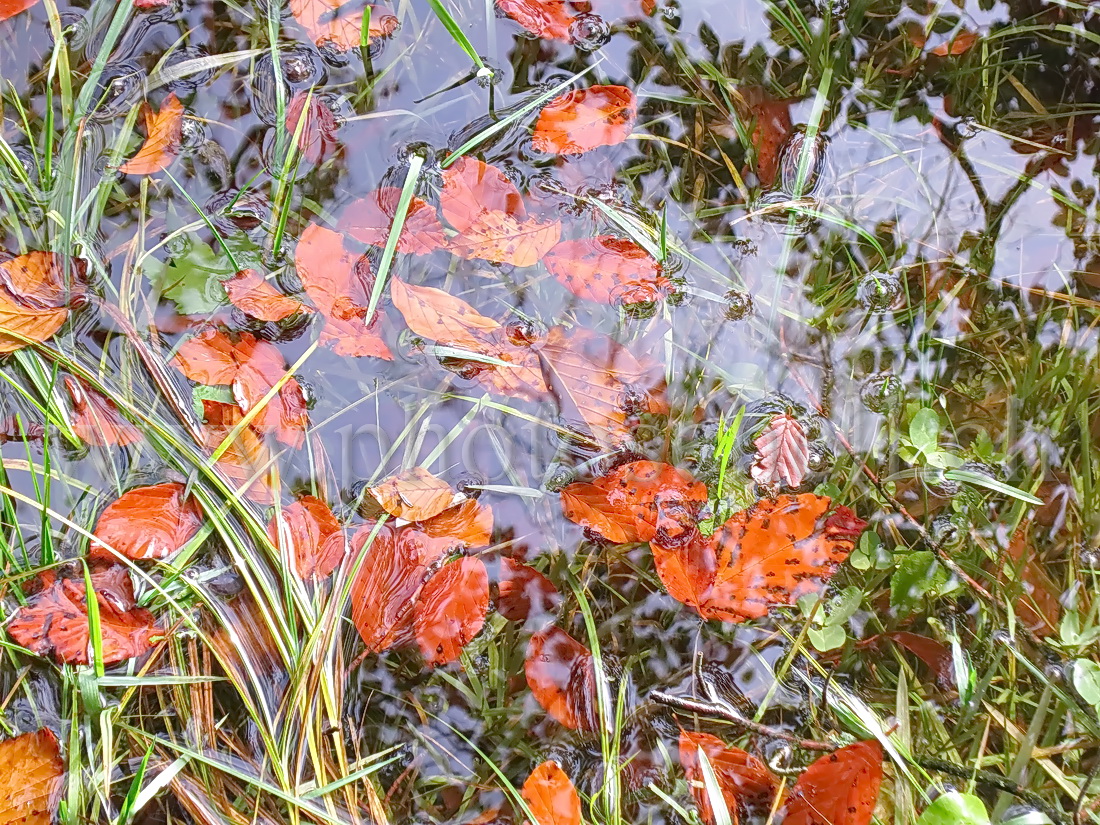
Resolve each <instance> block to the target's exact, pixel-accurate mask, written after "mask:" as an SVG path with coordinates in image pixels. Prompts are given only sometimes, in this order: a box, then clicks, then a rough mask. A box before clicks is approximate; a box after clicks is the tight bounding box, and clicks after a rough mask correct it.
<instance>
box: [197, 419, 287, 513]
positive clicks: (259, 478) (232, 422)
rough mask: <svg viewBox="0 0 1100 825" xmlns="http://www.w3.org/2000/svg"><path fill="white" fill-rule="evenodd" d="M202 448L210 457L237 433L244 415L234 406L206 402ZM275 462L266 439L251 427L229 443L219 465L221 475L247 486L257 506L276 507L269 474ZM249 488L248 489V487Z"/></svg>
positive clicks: (239, 484) (246, 494) (245, 487)
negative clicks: (272, 505)
mask: <svg viewBox="0 0 1100 825" xmlns="http://www.w3.org/2000/svg"><path fill="white" fill-rule="evenodd" d="M202 408H203V426H202V435H203V446H205V447H206V449H207V450H209V451H210V452H211V453H213V451H214V450H216V449H218V448H219V447H220V446H221V444H222V442H223V441H225V439H226V438H228V437H229V435H230V434H231V433H233V432H234V430H236V428H237V426H238V425H239V424H240V423H241V420H242V419H243V418H244V413H242V412H241V410H240V407H238V406H236V405H235V404H222V403H221V402H219V401H209V400H206V399H203V402H202ZM273 463H274V459H273V458H272V457H271V452H270V451H269V450H268V449H267V446H266V445H265V444H264V442H263V439H261V438H260V436H259V434H258V433H257V432H256V430H255V428H253V427H252V426H251V425H249V426H247V427H245V428H243V429H242V430H241V431H240V432H239V433H237V435H236V436H234V438H233V440H232V441H231V442H230V444H229V447H228V449H226V451H225V452H224V453H222V455H221V458H219V459H218V461H217V467H218V469H219V470H221V472H222V474H223V475H224V476H225V477H226V478H227V479H229V480H230V481H231V482H233V483H235V484H236V485H237V486H244V489H245V493H244V494H245V496H246V497H247V498H250V499H251V500H252V501H255V502H256V503H257V504H274V503H275V493H274V491H273V490H272V487H271V481H270V471H271V465H272V464H273ZM245 485H247V486H245Z"/></svg>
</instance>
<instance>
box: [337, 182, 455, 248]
mask: <svg viewBox="0 0 1100 825" xmlns="http://www.w3.org/2000/svg"><path fill="white" fill-rule="evenodd" d="M400 200H401V190H400V189H397V188H395V187H392V186H387V187H385V188H383V189H378V190H375V191H374V192H371V193H370V194H369V195H367V196H366V197H365V198H360V199H359V200H357V201H354V202H352V203H350V204H348V207H347V209H345V210H344V213H343V215H342V216H341V217H340V229H341V230H342V231H344V232H346V233H347V234H349V235H351V236H352V237H353V238H355V239H356V240H357V241H362V242H363V243H368V244H371V245H373V246H377V247H385V245H386V241H387V240H388V239H389V237H390V229H391V227H392V226H393V217H394V215H395V214H397V204H398V201H400ZM445 244H446V239H445V238H444V237H443V224H441V223H440V222H439V218H438V217H437V216H436V214H435V209H433V208H432V207H431V206H430V205H429V204H428V202H427V201H425V200H423V199H422V198H415V197H414V198H413V199H412V200H411V201H410V202H409V211H408V213H407V214H406V216H405V224H404V226H403V227H402V228H401V234H400V235H399V236H398V239H397V251H398V252H402V253H405V254H413V255H427V254H429V253H431V252H434V251H435V250H437V249H442V248H443V246H444V245H445Z"/></svg>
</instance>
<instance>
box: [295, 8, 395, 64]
mask: <svg viewBox="0 0 1100 825" xmlns="http://www.w3.org/2000/svg"><path fill="white" fill-rule="evenodd" d="M365 9H370V28H369V29H368V31H367V34H368V37H369V39H370V40H374V39H375V38H378V37H389V36H390V35H391V34H393V33H394V32H395V31H397V28H398V25H399V24H398V21H397V18H396V17H394V16H393V15H392V14H390V12H389V11H388V10H387V9H385V8H384V7H382V6H372V5H367V6H363V5H362V4H361V3H358V2H354V0H290V13H291V14H293V15H294V18H295V19H296V20H297V21H298V23H299V25H301V27H302V28H303V29H305V30H306V31H307V32H308V33H309V36H310V39H311V40H313V42H314V43H316V44H317V45H318V46H331V47H332V48H334V49H336V50H337V51H341V52H346V51H349V50H351V49H358V48H359V43H360V37H361V32H362V29H363V14H364V10H365Z"/></svg>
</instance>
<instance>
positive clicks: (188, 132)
mask: <svg viewBox="0 0 1100 825" xmlns="http://www.w3.org/2000/svg"><path fill="white" fill-rule="evenodd" d="M206 138H207V134H206V125H205V124H204V123H202V122H201V121H198V120H195V118H193V117H185V118H184V119H183V122H182V123H181V124H180V146H182V147H183V148H184V149H188V150H194V149H198V148H199V147H200V146H202V145H203V144H204V143H206Z"/></svg>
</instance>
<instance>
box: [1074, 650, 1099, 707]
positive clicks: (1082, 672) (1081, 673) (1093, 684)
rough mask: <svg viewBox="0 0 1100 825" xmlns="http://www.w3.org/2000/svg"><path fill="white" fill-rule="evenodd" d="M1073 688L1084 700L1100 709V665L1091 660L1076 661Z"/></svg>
mask: <svg viewBox="0 0 1100 825" xmlns="http://www.w3.org/2000/svg"><path fill="white" fill-rule="evenodd" d="M1073 687H1074V688H1076V690H1077V692H1078V693H1080V694H1081V698H1082V699H1084V700H1085V701H1086V702H1088V703H1089V704H1090V705H1092V706H1093V707H1094V708H1100V665H1098V664H1096V662H1093V661H1090V660H1089V659H1074V660H1073Z"/></svg>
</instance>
